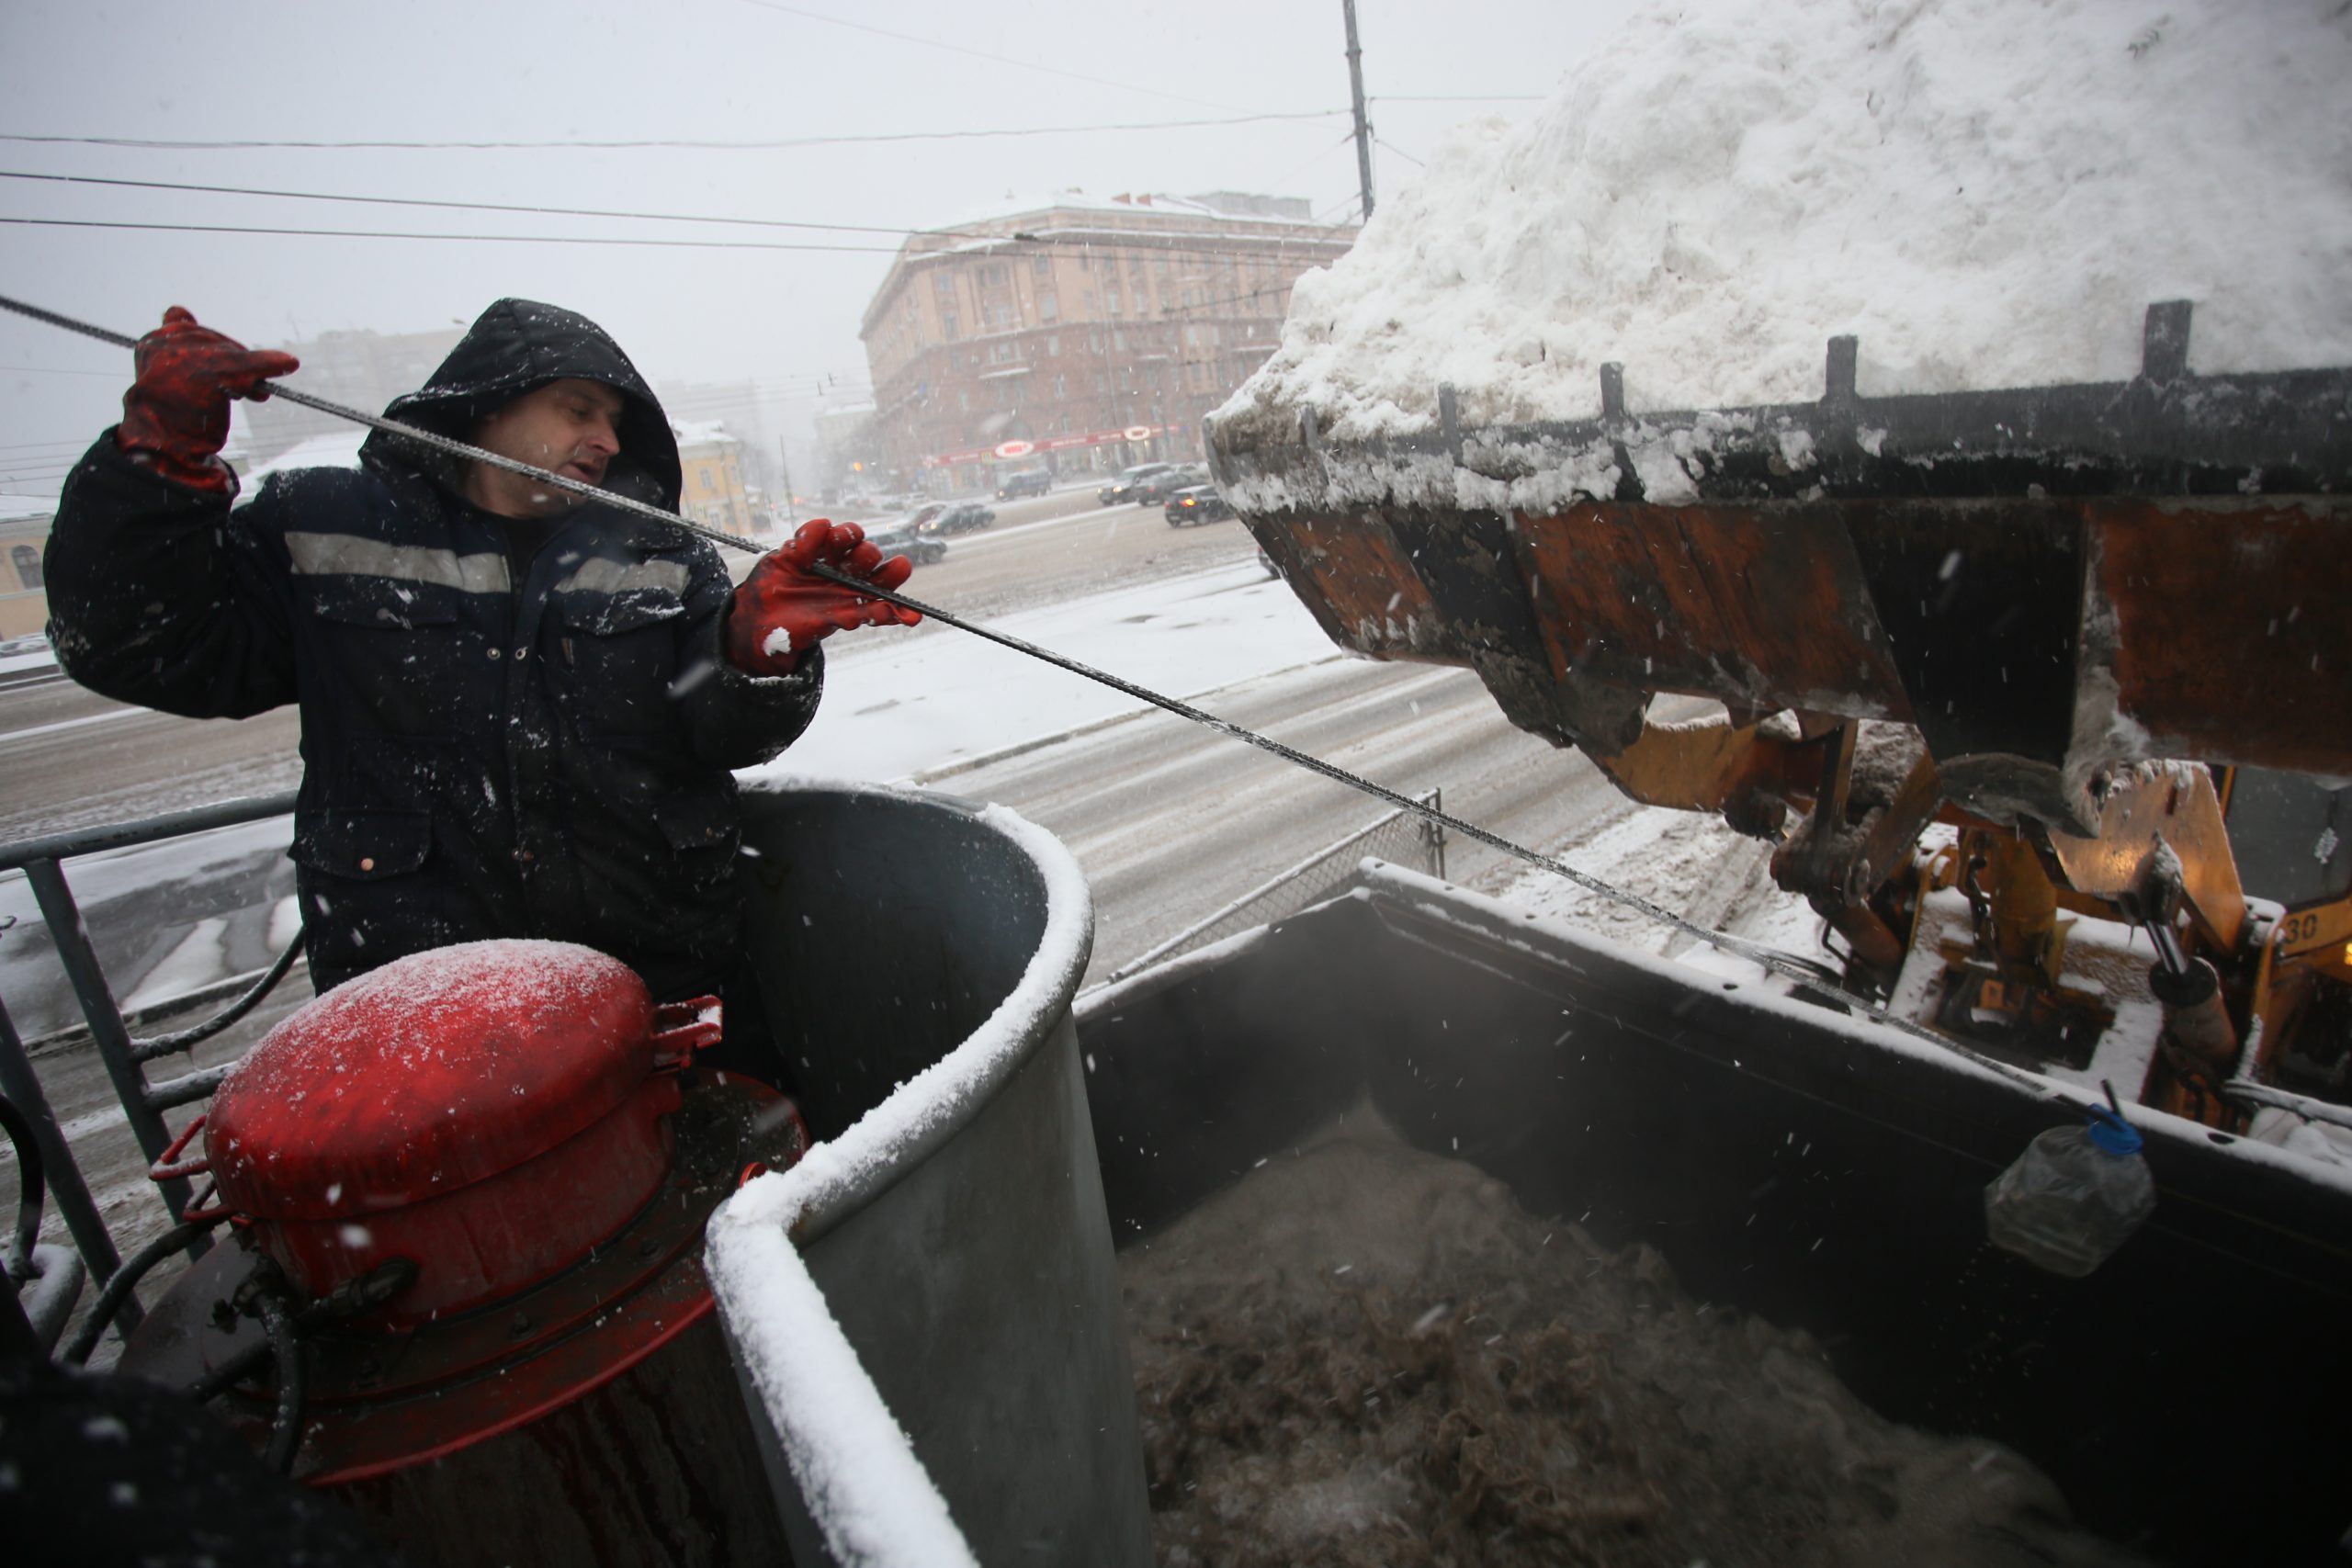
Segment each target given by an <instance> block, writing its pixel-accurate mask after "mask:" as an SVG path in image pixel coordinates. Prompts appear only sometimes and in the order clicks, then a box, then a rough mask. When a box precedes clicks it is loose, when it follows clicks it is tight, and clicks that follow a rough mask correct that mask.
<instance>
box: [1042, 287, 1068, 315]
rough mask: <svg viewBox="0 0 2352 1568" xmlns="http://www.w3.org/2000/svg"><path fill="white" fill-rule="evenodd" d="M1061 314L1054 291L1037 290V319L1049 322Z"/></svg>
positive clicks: (1060, 303)
mask: <svg viewBox="0 0 2352 1568" xmlns="http://www.w3.org/2000/svg"><path fill="white" fill-rule="evenodd" d="M1061 313H1062V302H1061V301H1060V300H1059V299H1056V298H1055V297H1054V291H1053V290H1052V289H1050V288H1040V289H1039V290H1037V319H1038V320H1039V321H1053V320H1054V319H1055V318H1057V317H1058V316H1059V315H1060V314H1061Z"/></svg>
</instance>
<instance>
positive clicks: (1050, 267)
mask: <svg viewBox="0 0 2352 1568" xmlns="http://www.w3.org/2000/svg"><path fill="white" fill-rule="evenodd" d="M1029 270H1030V271H1031V272H1033V273H1035V274H1036V275H1037V276H1039V277H1051V276H1054V258H1053V257H1051V256H1036V257H1033V258H1032V259H1031V261H1030V263H1029Z"/></svg>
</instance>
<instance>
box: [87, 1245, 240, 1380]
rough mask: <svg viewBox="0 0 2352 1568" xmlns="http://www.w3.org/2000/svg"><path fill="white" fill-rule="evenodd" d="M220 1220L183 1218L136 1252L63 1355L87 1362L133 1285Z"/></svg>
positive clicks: (110, 1282)
mask: <svg viewBox="0 0 2352 1568" xmlns="http://www.w3.org/2000/svg"><path fill="white" fill-rule="evenodd" d="M222 1218H223V1219H225V1218H227V1216H226V1215H223V1216H222ZM216 1224H220V1221H219V1220H190V1221H183V1222H182V1223H181V1224H176V1225H174V1226H173V1227H172V1228H171V1229H170V1230H167V1231H165V1232H164V1234H163V1235H159V1236H157V1237H156V1238H155V1239H154V1240H153V1241H151V1242H149V1243H148V1244H147V1245H146V1246H144V1247H141V1248H140V1249H139V1250H138V1251H137V1252H135V1253H133V1254H132V1255H131V1257H130V1260H129V1261H128V1262H126V1263H125V1264H123V1266H122V1267H121V1268H119V1269H116V1270H115V1271H114V1274H113V1276H112V1277H111V1278H110V1279H108V1280H107V1288H106V1289H105V1290H103V1291H101V1292H98V1299H97V1303H96V1305H94V1306H92V1307H91V1308H90V1315H89V1316H88V1317H86V1318H85V1319H83V1320H82V1326H81V1327H80V1328H79V1329H77V1330H75V1332H74V1338H73V1341H72V1342H71V1343H70V1344H68V1345H67V1346H66V1347H65V1354H64V1355H63V1356H62V1357H61V1358H60V1359H62V1360H63V1361H65V1362H66V1363H67V1364H68V1365H70V1366H76V1367H79V1366H84V1365H86V1364H87V1363H88V1361H89V1359H90V1352H91V1351H93V1350H95V1349H96V1348H98V1340H99V1338H100V1337H102V1336H103V1335H104V1334H105V1333H106V1331H107V1325H109V1324H111V1323H113V1322H114V1320H115V1314H117V1313H119V1312H120V1311H121V1310H122V1303H125V1302H127V1301H129V1300H130V1292H131V1290H132V1288H133V1287H134V1286H136V1285H137V1284H138V1283H139V1281H140V1280H142V1279H144V1278H145V1277H146V1275H147V1271H148V1270H149V1269H153V1268H154V1267H155V1265H156V1264H158V1263H161V1262H162V1261H163V1260H164V1258H169V1257H170V1256H171V1255H172V1254H173V1253H175V1252H180V1251H185V1250H186V1249H187V1246H188V1244H189V1243H191V1242H193V1241H195V1240H196V1239H197V1238H198V1237H199V1236H201V1235H204V1233H205V1232H207V1231H209V1230H210V1229H211V1228H212V1227H213V1226H214V1225H216Z"/></svg>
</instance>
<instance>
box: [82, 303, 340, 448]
mask: <svg viewBox="0 0 2352 1568" xmlns="http://www.w3.org/2000/svg"><path fill="white" fill-rule="evenodd" d="M131 362H132V363H133V364H134V365H135V366H137V367H138V373H139V378H138V379H137V380H135V381H133V382H132V383H131V386H130V390H129V391H127V392H125V393H123V395H122V423H121V424H120V425H119V427H118V428H117V429H116V431H115V435H114V444H115V445H116V446H119V447H120V448H121V449H122V450H124V451H126V452H141V453H145V454H146V456H147V458H148V460H149V462H151V463H152V464H153V466H154V468H155V471H156V472H157V473H159V474H162V475H163V476H164V478H165V479H176V480H178V481H179V482H180V483H181V484H184V485H189V486H192V487H194V488H195V489H197V490H209V491H219V492H221V493H224V494H225V493H226V492H227V491H230V490H231V489H232V488H233V481H232V479H231V477H230V474H229V470H228V469H227V468H225V467H223V466H222V465H221V463H220V461H219V459H218V456H217V455H218V454H219V452H220V447H221V445H222V444H223V443H225V442H226V441H227V440H228V439H229V400H230V399H231V398H251V399H253V400H254V401H255V402H259V401H261V400H263V399H265V398H266V397H268V396H269V393H268V392H267V391H266V390H264V389H263V388H262V385H261V383H262V382H264V381H266V380H267V379H268V378H271V377H273V376H284V375H286V374H288V373H289V372H291V371H294V370H298V369H300V368H301V367H300V363H299V362H298V361H297V360H296V359H295V357H294V356H293V355H290V354H276V353H272V352H270V351H268V350H266V349H263V350H255V349H250V348H247V347H246V346H245V345H244V344H241V343H238V342H237V341H235V340H234V339H232V338H226V337H223V336H221V335H220V333H216V332H214V331H212V330H211V329H210V328H209V327H200V326H198V325H197V324H196V318H195V317H194V316H192V315H190V314H188V312H187V310H183V309H181V308H180V307H179V306H177V305H175V306H173V307H172V308H171V309H170V310H166V311H164V324H163V325H162V326H160V327H157V328H156V329H155V330H154V331H153V332H152V333H148V334H147V335H146V336H145V337H142V338H141V339H140V340H139V346H138V348H137V350H136V351H135V352H134V355H133V357H132V361H131Z"/></svg>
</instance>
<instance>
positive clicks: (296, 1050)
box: [204, 941, 654, 1220]
mask: <svg viewBox="0 0 2352 1568" xmlns="http://www.w3.org/2000/svg"><path fill="white" fill-rule="evenodd" d="M652 1026H653V1002H652V998H651V997H650V995H649V994H648V993H647V991H646V988H645V982H644V981H642V980H641V979H639V977H638V976H637V973H636V971H634V970H632V969H630V968H629V967H628V965H627V964H623V963H621V962H620V961H619V960H618V959H616V958H609V957H606V956H605V954H603V953H597V952H595V951H594V950H593V949H590V948H585V947H579V946H575V945H573V944H571V943H569V942H519V941H515V942H504V941H503V942H464V943H461V944H459V945H458V946H455V947H445V948H438V949H435V950H434V951H432V952H430V953H416V954H414V955H413V956H411V957H407V958H401V959H396V960H394V961H393V962H391V963H390V964H385V965H384V966H383V967H382V968H380V969H375V970H371V971H370V972H368V974H366V975H362V976H359V977H357V978H356V979H353V980H348V981H345V983H344V984H343V985H340V986H337V987H335V988H334V990H332V991H329V992H328V993H327V994H326V995H324V996H322V997H320V998H317V999H316V1000H314V1001H311V1002H309V1003H307V1004H305V1005H304V1006H303V1007H302V1009H301V1010H300V1011H298V1012H295V1013H293V1014H292V1015H290V1016H289V1017H288V1018H287V1019H285V1020H284V1021H281V1022H280V1023H279V1024H278V1025H277V1027H276V1028H274V1029H272V1030H271V1031H270V1032H268V1033H267V1034H266V1035H265V1036H263V1038H262V1041H261V1043H260V1044H258V1045H256V1046H254V1049H253V1051H252V1052H251V1053H250V1054H249V1055H247V1056H246V1057H245V1059H244V1060H243V1062H241V1063H239V1064H238V1066H237V1067H236V1070H235V1071H233V1072H232V1073H231V1074H230V1075H229V1077H228V1078H227V1079H226V1080H225V1081H224V1082H223V1083H222V1084H221V1086H220V1092H219V1093H218V1094H217V1095H216V1096H215V1097H214V1099H213V1101H212V1109H211V1111H210V1112H209V1115H208V1118H207V1120H206V1122H205V1129H204V1141H205V1148H206V1152H207V1154H208V1156H209V1158H210V1161H211V1167H212V1175H213V1177H214V1179H216V1180H218V1181H219V1182H220V1196H221V1198H222V1199H223V1200H224V1201H226V1202H227V1203H228V1205H229V1206H230V1207H231V1208H232V1209H233V1210H236V1211H238V1212H239V1213H247V1214H253V1215H256V1216H261V1217H266V1218H272V1219H289V1220H323V1219H334V1218H336V1217H338V1216H341V1215H345V1214H364V1213H380V1212H382V1211H384V1210H387V1209H395V1208H401V1207H403V1206H405V1205H407V1204H410V1203H415V1202H420V1201H424V1200H425V1199H429V1198H438V1197H442V1196H445V1195H446V1194H447V1193H450V1192H454V1191H456V1190H458V1189H459V1188H461V1187H465V1186H467V1185H469V1183H472V1182H476V1181H481V1180H482V1179H485V1178H488V1177H492V1176H496V1175H497V1174H499V1173H500V1172H501V1171H504V1170H509V1169H512V1168H515V1166H518V1165H521V1164H523V1163H524V1162H525V1161H526V1160H529V1159H532V1158H534V1157H536V1156H538V1155H540V1154H543V1153H545V1152H546V1151H547V1150H548V1149H550V1148H553V1147H554V1146H555V1145H558V1144H560V1143H561V1142H562V1141H563V1140H564V1139H566V1138H569V1137H571V1135H572V1134H575V1133H578V1132H581V1131H582V1130H583V1129H585V1128H587V1127H589V1126H591V1125H593V1124H594V1123H595V1122H598V1121H600V1120H601V1119H603V1118H604V1117H605V1116H606V1115H607V1114H609V1113H610V1112H611V1111H614V1110H615V1109H616V1107H618V1106H619V1105H620V1104H621V1103H622V1102H623V1101H624V1100H627V1099H628V1097H629V1096H630V1094H631V1093H633V1092H634V1091H635V1090H636V1089H637V1088H638V1087H639V1085H640V1084H642V1083H643V1082H644V1081H645V1079H646V1077H648V1075H649V1074H650V1072H651V1070H652V1066H653V1054H654V1052H653V1047H652V1045H651V1043H650V1039H651V1035H652Z"/></svg>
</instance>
